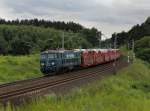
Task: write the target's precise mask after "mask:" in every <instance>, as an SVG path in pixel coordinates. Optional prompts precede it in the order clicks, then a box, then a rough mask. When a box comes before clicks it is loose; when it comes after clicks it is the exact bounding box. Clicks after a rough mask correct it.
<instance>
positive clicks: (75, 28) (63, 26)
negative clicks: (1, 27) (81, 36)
mask: <svg viewBox="0 0 150 111" xmlns="http://www.w3.org/2000/svg"><path fill="white" fill-rule="evenodd" d="M0 24H7V25H32V26H40V27H44V28H55V29H59V30H65V31H72V32H80V31H81V30H83V29H85V28H84V27H83V26H82V25H80V24H77V23H74V22H67V23H65V22H63V21H62V22H60V21H49V20H44V19H41V20H38V19H36V18H35V19H24V20H19V19H16V20H5V19H0Z"/></svg>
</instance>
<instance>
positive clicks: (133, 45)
mask: <svg viewBox="0 0 150 111" xmlns="http://www.w3.org/2000/svg"><path fill="white" fill-rule="evenodd" d="M134 47H135V44H134V39H132V56H133V62H134V60H135V53H134Z"/></svg>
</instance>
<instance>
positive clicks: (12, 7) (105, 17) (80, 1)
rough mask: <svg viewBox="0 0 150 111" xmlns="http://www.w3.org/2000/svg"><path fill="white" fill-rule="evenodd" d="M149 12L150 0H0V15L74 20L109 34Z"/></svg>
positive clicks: (13, 17) (141, 18)
mask: <svg viewBox="0 0 150 111" xmlns="http://www.w3.org/2000/svg"><path fill="white" fill-rule="evenodd" d="M148 16H150V0H0V17H1V18H5V19H7V20H8V19H9V20H12V19H17V18H19V19H26V18H27V19H30V18H39V19H47V20H55V21H56V20H59V21H74V22H77V23H80V24H82V25H84V26H85V27H89V28H91V27H96V28H98V29H99V30H101V31H102V32H103V33H104V34H106V35H107V36H108V37H110V36H111V34H112V33H114V32H120V31H122V30H125V31H127V30H129V29H130V28H131V27H132V26H133V25H135V24H138V23H142V22H143V21H145V19H146V18H147V17H148Z"/></svg>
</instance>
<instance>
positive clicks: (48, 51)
mask: <svg viewBox="0 0 150 111" xmlns="http://www.w3.org/2000/svg"><path fill="white" fill-rule="evenodd" d="M65 52H77V51H74V50H47V51H44V52H42V54H45V53H65Z"/></svg>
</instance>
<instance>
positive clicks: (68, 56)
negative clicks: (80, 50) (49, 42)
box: [66, 53, 75, 59]
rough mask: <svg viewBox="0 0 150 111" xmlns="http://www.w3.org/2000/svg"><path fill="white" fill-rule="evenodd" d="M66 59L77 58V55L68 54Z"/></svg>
mask: <svg viewBox="0 0 150 111" xmlns="http://www.w3.org/2000/svg"><path fill="white" fill-rule="evenodd" d="M66 58H67V59H71V58H75V54H73V53H70V54H66Z"/></svg>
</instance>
